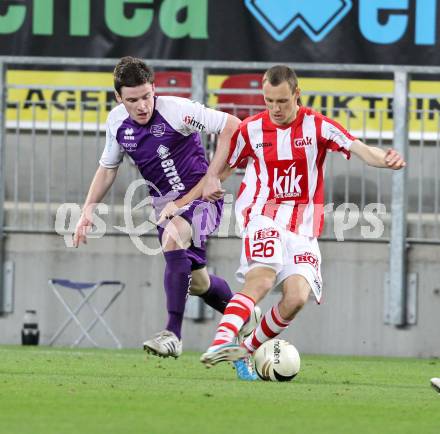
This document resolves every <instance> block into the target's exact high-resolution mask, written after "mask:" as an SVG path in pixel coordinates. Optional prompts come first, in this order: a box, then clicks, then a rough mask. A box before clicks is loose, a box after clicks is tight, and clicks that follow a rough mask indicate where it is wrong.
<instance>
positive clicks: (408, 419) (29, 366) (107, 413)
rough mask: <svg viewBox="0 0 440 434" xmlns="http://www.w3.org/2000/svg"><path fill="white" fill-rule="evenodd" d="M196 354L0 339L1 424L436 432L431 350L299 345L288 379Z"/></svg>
mask: <svg viewBox="0 0 440 434" xmlns="http://www.w3.org/2000/svg"><path fill="white" fill-rule="evenodd" d="M198 358H199V354H196V353H184V355H183V356H182V357H181V358H180V359H178V360H174V359H158V358H155V357H152V356H146V355H145V354H144V353H143V352H142V351H141V350H139V351H136V350H122V351H118V350H92V349H90V350H89V349H80V350H70V349H60V348H55V349H53V348H46V347H19V346H16V347H13V346H0V433H1V434H18V433H20V434H52V433H54V434H55V433H56V434H70V433H72V434H73V433H75V434H77V433H81V434H88V433H96V434H101V433H102V434H112V433H115V434H116V433H118V434H129V433H133V434H140V433H148V434H179V433H188V434H199V433H203V434H205V433H206V434H217V433H222V434H223V433H224V434H226V433H227V434H235V433H237V434H238V433H240V434H245V433H250V434H259V433H264V434H272V433H277V434H281V433H282V434H284V433H286V434H287V433H289V434H290V433H303V434H304V433H306V434H309V433H310V434H312V433H313V434H333V433H334V434H342V433H350V434H364V433H371V434H394V433H399V434H400V433H408V434H430V433H432V434H438V433H440V394H438V393H436V392H435V391H434V390H433V389H431V388H430V386H429V379H430V378H431V377H434V376H437V377H438V376H440V360H417V359H389V358H366V357H328V356H309V355H302V366H301V372H300V374H299V375H298V377H297V378H296V379H295V380H294V381H292V382H290V383H269V382H262V381H258V382H253V383H247V382H242V381H238V380H237V379H236V377H235V371H234V370H233V369H232V367H231V365H229V364H220V365H217V366H215V367H214V368H212V369H209V370H208V369H206V368H204V367H203V366H202V365H201V364H200V362H199V361H198Z"/></svg>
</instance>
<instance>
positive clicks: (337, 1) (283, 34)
mask: <svg viewBox="0 0 440 434" xmlns="http://www.w3.org/2000/svg"><path fill="white" fill-rule="evenodd" d="M245 5H246V6H247V8H248V9H249V10H250V11H251V12H252V14H253V15H254V16H255V18H256V19H257V20H258V21H259V22H260V24H261V25H262V26H263V27H264V28H265V29H266V31H267V32H268V33H269V34H270V35H271V36H272V37H273V38H274V39H275V40H276V41H283V40H284V39H286V38H287V37H288V36H289V35H290V34H291V33H292V32H293V31H294V30H295V29H296V28H297V27H300V28H301V29H302V30H303V31H304V32H305V33H306V35H307V36H308V37H309V38H310V39H311V40H312V41H314V42H319V41H321V40H322V39H324V38H325V37H326V36H327V34H328V33H329V32H330V31H331V30H332V29H333V28H334V27H335V26H336V25H338V24H339V22H340V21H341V20H342V18H344V17H345V16H346V15H347V13H348V12H349V11H350V10H351V8H352V0H277V1H274V0H245Z"/></svg>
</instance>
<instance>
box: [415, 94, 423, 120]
mask: <svg viewBox="0 0 440 434" xmlns="http://www.w3.org/2000/svg"><path fill="white" fill-rule="evenodd" d="M422 117H423V99H422V98H416V119H417V120H418V121H419V120H420V119H422Z"/></svg>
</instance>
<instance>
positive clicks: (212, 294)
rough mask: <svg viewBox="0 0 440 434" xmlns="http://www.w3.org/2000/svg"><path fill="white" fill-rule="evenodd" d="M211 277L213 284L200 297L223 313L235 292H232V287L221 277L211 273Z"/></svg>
mask: <svg viewBox="0 0 440 434" xmlns="http://www.w3.org/2000/svg"><path fill="white" fill-rule="evenodd" d="M209 279H210V280H211V286H210V287H209V289H208V291H206V292H205V293H204V294H202V295H201V296H200V297H201V298H203V300H204V301H205V303H206V304H207V305H209V306H211V307H212V308H213V309H215V310H217V311H218V312H220V313H223V312H224V311H225V308H226V305H227V304H228V303H229V300H230V299H231V298H232V296H233V295H234V294H232V291H231V288H229V285H228V284H227V283H226V281H225V280H223V279H222V278H221V277H218V276H214V275H213V274H210V275H209Z"/></svg>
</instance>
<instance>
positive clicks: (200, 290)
mask: <svg viewBox="0 0 440 434" xmlns="http://www.w3.org/2000/svg"><path fill="white" fill-rule="evenodd" d="M207 290H208V288H207V287H204V286H199V285H191V286H190V288H189V295H196V296H198V297H200V296H201V295H203V294H204V293H205V292H206V291H207Z"/></svg>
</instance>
